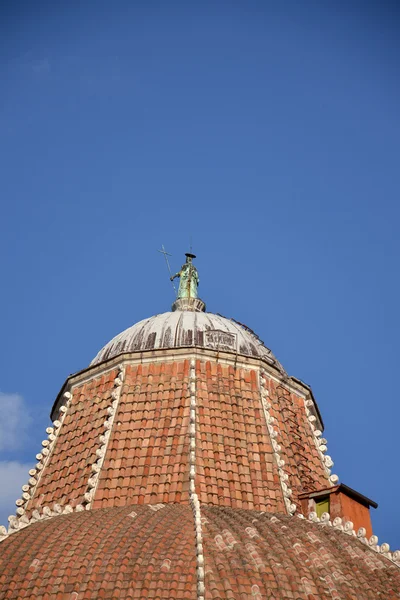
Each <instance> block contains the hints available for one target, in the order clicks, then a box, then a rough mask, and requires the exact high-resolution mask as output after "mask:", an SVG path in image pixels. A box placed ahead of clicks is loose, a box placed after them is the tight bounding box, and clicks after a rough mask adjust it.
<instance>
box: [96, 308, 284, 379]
mask: <svg viewBox="0 0 400 600" xmlns="http://www.w3.org/2000/svg"><path fill="white" fill-rule="evenodd" d="M194 346H196V347H200V348H209V349H212V350H219V351H224V352H233V353H235V354H240V355H243V356H252V357H254V358H261V359H263V360H266V361H267V362H269V363H270V364H275V365H276V366H277V367H278V368H279V369H281V370H282V367H281V365H280V364H279V363H278V361H277V360H276V358H275V357H274V355H273V354H272V352H271V350H269V349H268V348H266V346H264V344H263V343H262V341H261V340H260V339H259V338H258V336H257V335H256V334H255V333H254V332H253V331H251V330H250V329H249V328H247V327H246V326H244V325H242V324H240V323H238V322H237V321H234V320H232V319H227V318H226V317H223V316H221V315H215V314H213V313H205V312H196V311H190V310H178V311H175V312H165V313H162V314H159V315H155V316H154V317H150V318H149V319H144V320H143V321H139V323H136V324H135V325H132V327H129V328H128V329H126V330H125V331H123V332H122V333H120V334H119V335H117V336H116V337H114V338H113V339H112V340H111V341H110V342H108V344H106V345H105V346H104V348H102V349H101V350H100V352H99V353H98V354H97V356H96V357H95V358H94V360H93V361H92V362H91V365H96V364H98V363H100V362H102V361H104V360H107V359H109V358H113V357H114V356H118V355H119V354H122V353H124V352H140V351H143V350H158V349H166V348H182V347H194Z"/></svg>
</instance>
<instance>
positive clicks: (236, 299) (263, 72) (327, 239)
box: [0, 0, 400, 549]
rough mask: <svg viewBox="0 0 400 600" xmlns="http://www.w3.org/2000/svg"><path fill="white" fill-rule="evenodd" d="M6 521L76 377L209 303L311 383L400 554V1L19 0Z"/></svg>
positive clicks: (9, 17)
mask: <svg viewBox="0 0 400 600" xmlns="http://www.w3.org/2000/svg"><path fill="white" fill-rule="evenodd" d="M0 10H1V15H0V48H1V64H0V80H1V82H2V86H1V87H2V92H1V97H0V140H1V141H0V165H1V178H0V197H1V222H0V228H1V230H0V256H1V271H2V273H1V281H2V294H1V297H0V310H1V324H0V339H1V346H0V365H1V368H0V391H1V392H2V395H1V396H0V403H1V404H2V416H1V424H0V477H1V485H2V491H1V492H0V497H1V498H2V500H1V502H0V512H1V519H0V521H3V522H4V521H5V520H6V517H7V515H8V514H10V513H11V512H13V511H14V510H15V506H14V500H15V498H16V497H18V495H19V492H18V490H19V489H20V486H21V485H22V484H23V483H25V480H26V479H27V469H28V468H30V467H31V466H32V464H34V463H35V462H36V461H35V458H34V455H35V454H36V453H37V452H38V451H39V449H40V443H41V440H42V439H43V438H44V437H45V434H44V429H45V427H46V426H47V424H48V413H49V410H50V407H51V405H52V403H53V401H54V398H55V397H56V395H57V393H58V391H59V389H60V388H61V386H62V384H63V382H64V380H65V378H66V377H67V376H68V374H69V373H72V372H75V371H78V370H80V369H81V368H84V367H85V366H87V365H88V363H89V362H90V360H91V359H92V358H93V356H94V355H95V354H96V353H97V351H98V350H99V349H100V348H101V347H102V345H103V344H104V343H105V342H107V341H108V340H109V339H110V338H111V337H113V336H114V335H115V334H117V333H118V332H120V331H121V330H123V329H125V328H126V327H128V326H130V325H131V324H133V323H134V322H136V321H138V320H140V319H142V318H144V317H147V316H150V315H152V314H155V313H158V312H164V311H165V310H168V309H169V306H170V304H171V302H172V300H173V294H172V288H171V285H170V283H169V281H168V275H167V272H166V268H165V264H164V262H163V257H162V256H161V255H160V254H158V253H157V248H159V247H160V246H161V244H165V246H166V248H167V249H168V250H169V251H170V252H171V253H172V254H173V257H172V266H173V269H174V270H176V269H177V268H178V267H179V266H180V265H181V264H182V262H183V259H184V252H185V251H187V250H188V246H189V241H190V236H192V239H193V250H194V251H195V252H196V253H197V255H198V260H197V266H198V268H199V271H200V278H201V284H200V292H201V296H202V297H203V299H204V300H205V301H206V302H207V305H208V308H209V310H211V311H214V312H220V313H222V314H224V315H226V316H232V317H234V318H236V319H238V320H239V321H241V322H244V323H246V324H248V325H249V326H250V327H251V328H252V329H254V330H255V331H256V332H257V333H258V334H259V335H260V337H261V338H262V339H263V340H264V342H265V343H266V345H267V346H268V347H270V348H271V349H272V350H273V352H274V353H275V354H276V355H277V357H278V358H279V359H280V361H281V362H282V363H283V364H284V365H285V367H286V369H287V370H288V371H289V373H290V374H292V375H295V376H296V377H299V378H301V379H303V380H304V381H306V382H307V383H309V384H311V386H312V388H313V390H314V393H315V396H316V398H317V401H318V403H319V406H320V409H321V412H322V415H323V418H324V420H325V424H326V437H327V439H328V448H329V454H330V455H331V456H332V458H333V460H334V462H335V466H334V468H333V471H334V472H335V473H337V474H338V475H339V477H340V480H341V481H342V482H344V483H346V484H347V485H349V486H351V487H354V488H355V489H357V490H358V491H360V492H361V493H364V494H365V495H367V496H369V497H371V498H372V499H373V500H376V501H377V502H378V503H379V505H380V506H379V509H378V510H377V511H373V522H374V525H375V530H376V533H377V534H378V536H379V538H380V541H381V542H383V541H387V542H389V543H390V544H391V545H392V547H393V548H394V549H396V548H399V547H400V525H399V519H398V498H399V495H400V490H399V466H398V437H399V436H398V433H399V429H398V423H399V410H400V409H399V401H398V398H399V392H398V386H397V374H398V372H399V331H400V318H399V304H400V303H399V287H400V286H399V266H398V265H399V250H400V242H399V233H398V231H399V217H400V208H399V157H400V152H399V150H400V142H399V140H400V124H399V114H400V110H399V106H400V80H399V74H398V65H399V41H398V32H399V24H400V21H399V10H398V8H397V7H396V3H394V2H393V3H389V2H385V1H383V2H381V3H378V2H374V3H368V2H360V3H355V2H348V3H345V2H343V3H341V2H323V3H321V2H311V1H310V2H308V1H305V2H268V1H260V2H257V1H251V0H250V1H249V2H244V1H243V2H235V1H232V2H222V1H221V2H207V1H205V0H203V1H201V2H197V1H194V2H174V1H171V2H153V1H151V0H150V1H147V2H128V1H126V2H124V1H116V2H113V3H112V2H102V1H96V2H94V1H93V2H80V3H78V2H63V1H61V2H56V3H54V2H46V1H42V2H39V3H34V2H22V1H18V0H15V1H14V2H3V3H2V4H1V9H0Z"/></svg>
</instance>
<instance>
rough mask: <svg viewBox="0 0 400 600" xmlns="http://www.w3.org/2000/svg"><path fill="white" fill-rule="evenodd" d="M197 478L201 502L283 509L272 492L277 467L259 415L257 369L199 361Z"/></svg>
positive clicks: (261, 410)
mask: <svg viewBox="0 0 400 600" xmlns="http://www.w3.org/2000/svg"><path fill="white" fill-rule="evenodd" d="M196 376H197V403H198V416H197V465H198V469H197V473H198V474H197V483H196V488H197V489H198V491H199V498H200V500H201V502H203V503H210V504H218V503H220V502H221V499H222V498H223V504H224V505H230V506H232V507H237V508H249V509H254V508H257V509H261V510H269V511H272V512H275V511H278V512H279V511H283V510H285V509H284V504H283V496H282V494H281V493H280V492H279V490H278V493H277V494H275V493H273V494H271V493H270V487H271V486H270V485H269V482H272V481H273V480H274V476H275V478H276V479H277V478H278V469H277V465H276V461H275V458H274V455H273V450H272V446H271V442H270V438H269V434H268V430H267V426H266V422H265V418H264V415H263V409H262V405H261V398H260V392H259V389H258V383H257V374H256V373H255V372H254V371H249V370H245V369H234V368H233V367H228V366H223V365H220V364H218V365H217V364H216V363H214V362H211V361H208V362H200V361H198V362H197V373H196Z"/></svg>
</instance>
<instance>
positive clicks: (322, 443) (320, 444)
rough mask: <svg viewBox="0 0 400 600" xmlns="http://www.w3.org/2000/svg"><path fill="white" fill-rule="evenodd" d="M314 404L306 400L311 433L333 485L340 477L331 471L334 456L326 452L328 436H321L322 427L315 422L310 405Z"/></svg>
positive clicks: (305, 406)
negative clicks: (318, 427)
mask: <svg viewBox="0 0 400 600" xmlns="http://www.w3.org/2000/svg"><path fill="white" fill-rule="evenodd" d="M313 405H314V403H313V401H312V400H304V408H305V411H306V415H307V420H308V424H309V426H310V429H311V433H312V436H313V439H314V443H315V447H316V448H317V451H318V454H319V456H320V458H321V461H322V464H323V466H324V468H325V472H326V475H327V478H328V480H329V482H330V483H331V485H336V484H337V483H338V481H339V477H338V476H337V475H335V474H332V473H331V467H333V464H334V463H333V460H332V458H331V457H330V456H329V455H328V454H326V452H327V451H328V446H327V444H328V441H327V440H326V438H322V437H321V436H322V431H321V430H320V429H317V428H316V426H315V424H314V423H315V421H316V418H315V416H314V415H313V414H312V413H311V411H310V409H309V407H310V406H313Z"/></svg>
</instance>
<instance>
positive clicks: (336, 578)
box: [0, 504, 400, 600]
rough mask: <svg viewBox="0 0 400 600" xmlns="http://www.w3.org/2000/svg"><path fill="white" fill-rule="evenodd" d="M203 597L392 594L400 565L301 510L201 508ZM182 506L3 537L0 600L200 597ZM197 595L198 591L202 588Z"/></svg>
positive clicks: (116, 511)
mask: <svg viewBox="0 0 400 600" xmlns="http://www.w3.org/2000/svg"><path fill="white" fill-rule="evenodd" d="M200 512H201V521H202V547H203V558H204V573H205V575H204V586H205V593H204V598H205V600H211V599H212V600H225V599H231V600H235V599H237V600H239V599H240V600H242V599H244V598H246V599H251V600H262V599H266V598H268V599H270V600H273V599H274V600H283V599H285V600H286V599H292V600H328V599H329V600H332V599H334V600H339V599H340V600H367V599H368V600H377V599H378V598H381V599H382V600H394V599H395V598H399V594H400V570H399V568H398V566H396V565H395V564H393V563H392V562H390V561H389V560H388V559H386V558H385V557H383V556H382V555H381V554H379V553H377V552H375V551H374V550H372V549H371V548H369V547H367V546H366V545H363V544H362V543H361V542H360V541H359V540H358V539H357V538H356V537H355V536H353V535H347V534H346V533H344V532H343V531H339V530H337V529H335V528H333V527H331V526H329V525H322V524H319V523H318V524H317V523H312V522H310V521H307V520H305V519H299V518H298V517H296V516H294V517H289V516H284V515H272V516H271V514H270V513H263V512H259V511H254V510H239V509H231V508H221V507H211V506H204V505H202V506H201V510H200ZM195 548H196V545H195V523H194V519H193V512H192V510H191V508H190V506H188V505H183V504H164V505H163V504H156V505H131V506H125V507H112V508H103V509H97V510H86V511H81V512H74V513H70V514H62V515H59V516H55V517H52V518H49V519H46V520H42V521H38V522H35V523H32V524H30V525H28V526H27V527H25V528H24V529H22V530H20V531H17V532H16V533H13V534H12V535H10V536H9V537H7V538H6V539H4V540H3V541H2V542H1V544H0V599H1V600H3V599H4V600H5V599H6V598H7V599H8V598H10V599H24V598H31V599H32V600H38V599H40V600H53V599H55V600H81V599H100V598H104V599H110V600H111V599H117V598H121V599H122V598H123V599H128V598H129V599H131V600H133V599H145V598H149V599H150V598H152V599H154V600H155V599H158V600H164V599H165V600H167V599H168V600H171V599H172V598H173V599H177V600H180V599H189V598H193V599H194V600H195V599H196V600H197V599H198V598H199V597H200V596H199V588H198V585H197V578H196V555H195ZM201 597H203V596H201Z"/></svg>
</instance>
